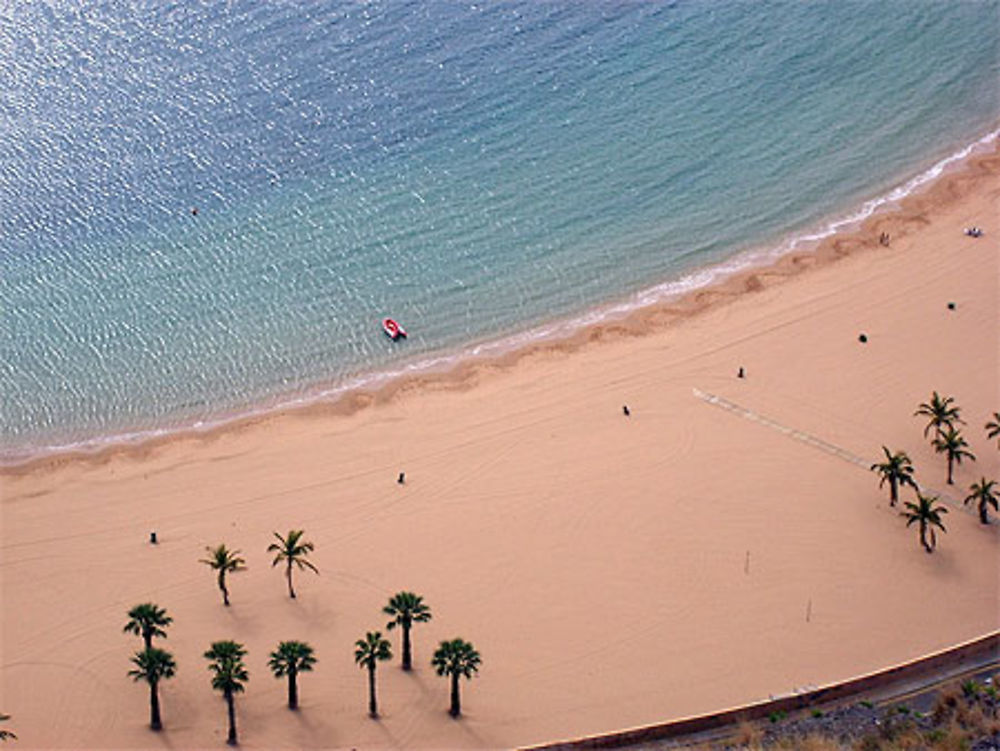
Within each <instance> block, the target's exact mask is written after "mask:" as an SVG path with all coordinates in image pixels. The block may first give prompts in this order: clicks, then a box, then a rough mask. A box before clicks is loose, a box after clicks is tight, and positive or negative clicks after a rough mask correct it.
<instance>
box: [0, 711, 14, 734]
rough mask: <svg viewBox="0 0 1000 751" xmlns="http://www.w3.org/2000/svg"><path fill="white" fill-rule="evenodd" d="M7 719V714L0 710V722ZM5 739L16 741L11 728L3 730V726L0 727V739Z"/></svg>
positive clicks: (8, 716)
mask: <svg viewBox="0 0 1000 751" xmlns="http://www.w3.org/2000/svg"><path fill="white" fill-rule="evenodd" d="M9 719H10V715H9V714H4V713H3V712H0V722H6V721H7V720H9ZM6 740H11V741H16V740H17V735H15V734H14V731H13V730H4V729H3V728H0V741H6Z"/></svg>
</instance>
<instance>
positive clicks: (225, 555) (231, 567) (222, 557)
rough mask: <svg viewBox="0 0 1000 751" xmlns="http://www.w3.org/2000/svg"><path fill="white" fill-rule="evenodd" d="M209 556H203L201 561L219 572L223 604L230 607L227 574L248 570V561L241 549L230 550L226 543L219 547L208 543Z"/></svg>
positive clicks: (206, 548)
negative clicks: (241, 554) (242, 554)
mask: <svg viewBox="0 0 1000 751" xmlns="http://www.w3.org/2000/svg"><path fill="white" fill-rule="evenodd" d="M205 550H207V551H208V556H209V557H208V558H201V559H200V562H201V563H204V564H206V565H207V566H208V567H209V568H211V569H213V570H215V571H218V572H219V589H220V590H222V604H223V605H225V606H226V607H227V608H228V607H229V590H228V589H227V588H226V574H235V573H236V572H237V571H245V570H246V561H245V560H243V559H242V558H240V556H239V553H240V551H239V550H229V549H227V548H226V546H225V544H221V545H219V547H217V548H213V547H211V546H208V545H206V546H205Z"/></svg>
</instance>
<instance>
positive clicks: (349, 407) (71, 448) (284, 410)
mask: <svg viewBox="0 0 1000 751" xmlns="http://www.w3.org/2000/svg"><path fill="white" fill-rule="evenodd" d="M998 154H1000V129H992V130H990V131H989V132H987V133H986V134H984V135H983V136H981V137H979V138H977V139H976V140H974V141H972V142H971V143H968V144H967V145H966V146H964V147H963V148H961V149H958V150H957V151H955V152H952V153H951V154H949V155H948V156H946V157H944V158H942V159H939V160H938V161H937V162H935V163H934V164H933V165H932V166H931V167H929V168H927V169H925V170H923V171H921V172H920V173H918V174H917V175H915V176H913V177H911V178H910V179H908V180H906V181H904V182H902V183H900V184H899V185H897V186H895V187H893V188H892V189H890V190H889V191H887V192H885V193H884V194H881V195H879V196H876V197H874V198H872V199H869V200H867V201H865V202H863V203H862V204H861V205H860V207H859V208H857V209H856V210H854V211H851V212H847V213H842V214H839V215H836V216H834V217H832V218H831V219H829V220H828V221H826V222H825V224H824V225H823V226H824V229H823V230H820V231H816V232H810V231H807V230H804V231H802V232H799V233H797V234H793V235H792V236H791V237H790V238H788V239H786V240H785V241H783V242H780V243H778V244H776V245H773V246H768V247H766V248H761V249H752V250H747V251H743V252H740V253H737V254H736V255H734V256H732V257H730V258H727V259H725V260H723V261H720V262H717V263H713V264H709V265H707V266H703V267H697V268H694V269H691V270H689V271H687V272H685V273H684V274H683V275H682V276H681V277H680V278H679V279H670V280H667V281H664V282H660V283H657V284H654V285H651V286H649V287H645V288H643V289H641V290H639V291H637V292H635V293H633V294H631V295H629V296H627V297H626V298H624V299H619V300H616V301H610V302H606V303H603V304H598V305H596V306H595V307H593V308H590V309H588V310H587V311H584V312H582V313H579V314H575V315H570V316H566V317H563V318H559V319H555V320H553V321H549V322H546V323H542V324H539V325H535V326H530V327H528V328H527V329H524V330H522V331H518V332H515V333H513V334H508V335H505V336H501V337H497V338H491V339H486V340H483V341H479V342H473V343H470V344H467V345H463V346H461V347H459V348H458V349H457V351H445V352H443V353H429V354H426V355H418V356H416V357H415V358H414V359H413V360H410V361H407V360H404V361H402V362H401V363H400V364H399V365H398V366H393V367H391V368H388V369H384V370H380V371H376V372H373V373H368V374H364V375H361V376H357V377H355V378H352V379H349V380H348V381H347V382H346V383H341V384H335V385H332V386H326V387H320V388H316V389H315V390H314V391H313V392H312V393H308V394H306V395H303V396H299V397H295V398H287V397H280V396H277V397H276V402H275V403H274V404H272V405H269V406H266V407H261V408H253V409H250V410H248V411H241V412H240V413H239V414H235V415H231V416H223V417H219V418H216V419H213V420H210V421H203V420H199V421H196V422H194V423H191V424H187V425H181V426H177V427H168V428H160V429H156V428H152V429H149V430H142V431H130V432H125V433H118V434H114V435H111V436H106V437H101V438H94V439H90V440H87V441H83V442H80V443H72V444H65V445H58V446H46V447H41V448H38V449H34V450H31V452H30V454H27V455H25V454H26V453H27V452H22V453H13V452H12V453H13V456H2V455H0V478H2V477H17V476H22V475H28V474H34V473H36V472H39V471H43V472H44V471H47V470H50V469H55V468H58V467H61V466H63V465H65V464H74V463H97V464H101V463H105V462H107V461H109V460H110V459H112V458H114V457H116V456H122V455H124V456H148V455H150V454H151V453H153V452H155V451H157V450H158V449H160V448H162V447H164V446H168V445H169V444H171V443H174V442H181V441H198V442H211V441H213V440H214V439H216V438H217V437H220V436H221V435H224V434H226V433H230V432H242V431H244V430H246V429H248V428H250V427H252V426H258V425H262V424H266V423H269V422H271V421H274V420H280V419H282V418H284V417H288V416H291V417H298V416H309V415H310V414H311V413H316V414H321V415H330V414H337V415H351V414H354V413H355V412H357V411H358V410H361V409H364V408H366V407H368V406H370V405H373V404H382V403H385V402H386V401H389V400H391V399H393V398H395V396H396V394H398V393H401V392H411V391H414V390H420V389H425V388H426V389H440V388H445V389H447V388H456V389H463V388H467V387H468V386H469V385H470V383H472V382H474V381H475V380H476V379H477V378H478V377H479V375H480V374H481V372H487V371H493V370H496V369H507V368H510V367H512V366H514V365H516V363H518V362H519V361H521V360H522V359H525V358H530V357H532V356H534V355H537V354H539V353H544V352H547V351H556V352H572V351H576V350H578V349H580V348H582V347H584V346H588V345H590V344H593V343H596V342H600V341H604V340H606V339H608V338H609V337H620V336H643V335H646V334H650V333H654V332H656V331H659V330H661V329H663V328H664V327H667V326H671V325H675V324H676V322H677V321H680V320H684V319H687V318H690V317H692V316H695V315H698V314H700V313H702V312H704V311H706V310H709V309H710V308H713V307H715V306H716V305H718V304H720V303H722V302H723V301H727V300H732V299H735V298H737V297H739V296H741V295H743V294H749V293H754V292H758V291H760V290H762V289H765V288H767V287H770V286H773V285H774V284H779V283H781V282H782V281H783V280H784V279H787V278H790V277H793V276H797V275H798V274H800V273H802V272H803V271H805V270H806V269H811V268H822V267H824V266H827V265H829V264H830V263H834V262H836V261H837V260H839V259H841V258H843V257H846V256H848V255H853V254H855V253H857V252H862V251H866V250H877V249H878V247H879V245H878V236H879V234H880V233H882V232H888V233H889V234H890V237H905V236H906V234H907V233H908V232H909V231H910V229H911V225H912V221H911V220H909V219H908V218H907V217H908V216H910V217H912V215H913V214H915V213H919V212H920V210H921V209H922V207H923V206H925V205H926V204H928V203H935V202H937V203H941V201H942V200H943V201H945V202H948V201H956V200H959V199H960V198H961V195H962V192H963V190H967V189H968V187H964V188H957V187H956V186H960V185H961V184H962V183H964V182H967V181H969V180H972V181H975V179H976V177H977V176H982V174H984V171H983V165H984V164H985V165H989V164H993V163H995V162H996V161H998V160H997V156H998ZM987 174H988V172H987ZM704 276H707V277H708V279H707V281H706V282H704V283H702V284H697V283H695V284H694V285H688V284H687V282H688V281H689V280H691V279H693V278H698V277H704Z"/></svg>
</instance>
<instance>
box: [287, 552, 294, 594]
mask: <svg viewBox="0 0 1000 751" xmlns="http://www.w3.org/2000/svg"><path fill="white" fill-rule="evenodd" d="M285 576H287V577H288V596H289V597H291V598H292V599H293V600H294V599H295V590H294V589H293V588H292V561H291V559H289V561H288V567H287V568H286V569H285Z"/></svg>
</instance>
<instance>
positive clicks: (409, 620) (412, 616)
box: [382, 592, 431, 670]
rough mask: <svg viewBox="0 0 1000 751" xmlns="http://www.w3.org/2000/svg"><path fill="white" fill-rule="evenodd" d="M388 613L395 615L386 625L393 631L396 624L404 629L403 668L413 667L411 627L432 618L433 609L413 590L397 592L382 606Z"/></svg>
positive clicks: (383, 610) (384, 611)
mask: <svg viewBox="0 0 1000 751" xmlns="http://www.w3.org/2000/svg"><path fill="white" fill-rule="evenodd" d="M382 612H383V613H385V614H386V615H391V616H393V619H392V620H391V621H389V622H388V623H387V624H386V625H385V627H386V628H387V629H388V630H389V631H392V630H393V629H394V628H396V626H399V627H400V628H402V629H403V670H410V669H411V668H412V656H411V653H410V652H411V650H410V627H411V626H412V625H413V624H414V623H424V622H426V621H429V620H430V619H431V609H430V608H429V607H428V606H427V605H425V604H424V598H423V597H421V596H420V595H415V594H413V592H397V593H396V594H394V595H393V596H392V597H391V598H390V599H389V604H388V605H386V606H385V607H384V608H382Z"/></svg>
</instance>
